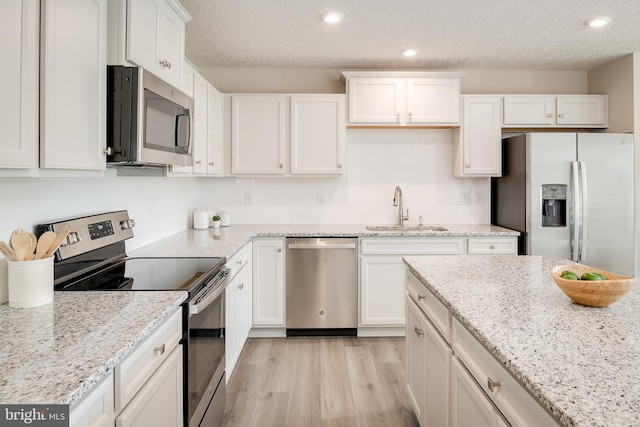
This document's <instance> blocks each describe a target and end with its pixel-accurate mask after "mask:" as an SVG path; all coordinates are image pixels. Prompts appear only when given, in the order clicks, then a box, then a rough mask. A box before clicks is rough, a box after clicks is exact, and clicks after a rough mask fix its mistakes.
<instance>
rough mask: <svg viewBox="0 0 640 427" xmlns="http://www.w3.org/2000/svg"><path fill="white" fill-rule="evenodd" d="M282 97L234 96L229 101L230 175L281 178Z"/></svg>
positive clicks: (283, 144)
mask: <svg viewBox="0 0 640 427" xmlns="http://www.w3.org/2000/svg"><path fill="white" fill-rule="evenodd" d="M286 101H287V98H286V97H285V96H284V95H234V96H233V97H232V98H231V109H232V112H231V173H232V174H238V175H243V174H248V175H284V173H285V169H284V161H285V151H284V150H285V141H286V139H287V131H286V124H287V120H285V113H286Z"/></svg>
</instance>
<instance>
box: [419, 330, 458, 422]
mask: <svg viewBox="0 0 640 427" xmlns="http://www.w3.org/2000/svg"><path fill="white" fill-rule="evenodd" d="M424 332H425V335H424V338H425V346H426V365H425V366H426V376H425V377H426V406H425V425H427V426H429V427H430V426H448V425H450V424H449V414H450V407H449V400H450V399H449V397H450V389H451V387H450V384H451V356H452V354H453V352H452V351H451V347H449V344H447V342H446V341H445V340H444V339H443V338H442V336H441V335H440V334H439V333H438V332H437V331H436V329H435V328H434V327H433V325H432V324H431V322H429V321H425V322H424Z"/></svg>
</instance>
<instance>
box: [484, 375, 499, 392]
mask: <svg viewBox="0 0 640 427" xmlns="http://www.w3.org/2000/svg"><path fill="white" fill-rule="evenodd" d="M487 387H489V390H491V391H492V392H496V391H498V388H500V381H494V380H492V379H491V377H487Z"/></svg>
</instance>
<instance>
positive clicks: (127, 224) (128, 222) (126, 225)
mask: <svg viewBox="0 0 640 427" xmlns="http://www.w3.org/2000/svg"><path fill="white" fill-rule="evenodd" d="M135 225H136V222H135V220H133V219H125V220H122V221H120V229H121V230H128V229H130V228H133V227H134V226H135Z"/></svg>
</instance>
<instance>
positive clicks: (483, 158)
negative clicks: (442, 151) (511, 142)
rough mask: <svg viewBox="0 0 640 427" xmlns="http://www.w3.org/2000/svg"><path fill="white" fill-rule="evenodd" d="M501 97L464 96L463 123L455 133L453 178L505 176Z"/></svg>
mask: <svg viewBox="0 0 640 427" xmlns="http://www.w3.org/2000/svg"><path fill="white" fill-rule="evenodd" d="M501 103H502V97H500V96H497V95H463V96H462V124H461V125H460V127H459V128H456V129H454V131H453V176H455V177H459V178H464V177H474V176H477V177H483V176H484V177H487V176H500V175H501V173H502V131H501V128H500V124H501V113H502V108H501V107H502V105H501Z"/></svg>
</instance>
